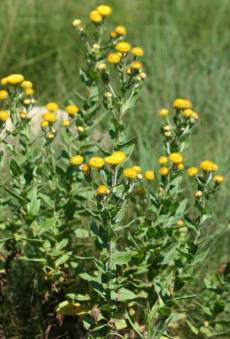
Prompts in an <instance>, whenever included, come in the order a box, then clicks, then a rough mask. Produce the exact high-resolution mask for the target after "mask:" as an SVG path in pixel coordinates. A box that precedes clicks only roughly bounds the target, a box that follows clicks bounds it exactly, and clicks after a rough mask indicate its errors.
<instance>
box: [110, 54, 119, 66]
mask: <svg viewBox="0 0 230 339" xmlns="http://www.w3.org/2000/svg"><path fill="white" fill-rule="evenodd" d="M107 61H108V62H109V63H110V64H118V63H119V62H120V61H121V56H120V55H119V54H118V53H109V55H108V56H107Z"/></svg>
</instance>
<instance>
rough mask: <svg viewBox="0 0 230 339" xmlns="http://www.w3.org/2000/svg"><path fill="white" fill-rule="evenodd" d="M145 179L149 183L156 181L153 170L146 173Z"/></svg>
mask: <svg viewBox="0 0 230 339" xmlns="http://www.w3.org/2000/svg"><path fill="white" fill-rule="evenodd" d="M144 178H145V179H146V180H148V181H153V180H154V179H155V173H154V171H151V170H148V171H145V172H144Z"/></svg>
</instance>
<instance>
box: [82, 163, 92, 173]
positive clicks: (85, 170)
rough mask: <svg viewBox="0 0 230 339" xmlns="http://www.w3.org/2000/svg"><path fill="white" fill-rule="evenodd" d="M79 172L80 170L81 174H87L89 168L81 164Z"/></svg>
mask: <svg viewBox="0 0 230 339" xmlns="http://www.w3.org/2000/svg"><path fill="white" fill-rule="evenodd" d="M81 170H82V172H84V173H87V172H89V170H90V167H89V165H88V164H82V165H81Z"/></svg>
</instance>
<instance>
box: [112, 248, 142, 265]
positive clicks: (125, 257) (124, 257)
mask: <svg viewBox="0 0 230 339" xmlns="http://www.w3.org/2000/svg"><path fill="white" fill-rule="evenodd" d="M136 253H137V252H136V251H119V252H118V251H117V252H113V253H112V265H114V266H116V265H126V264H128V263H129V261H130V260H131V258H132V257H133V256H134V255H135V254H136Z"/></svg>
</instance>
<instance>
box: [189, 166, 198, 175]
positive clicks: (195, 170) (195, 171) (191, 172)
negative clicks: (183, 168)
mask: <svg viewBox="0 0 230 339" xmlns="http://www.w3.org/2000/svg"><path fill="white" fill-rule="evenodd" d="M198 173H199V168H197V167H189V168H188V170H187V174H188V175H189V176H190V177H195V176H196V175H197V174H198Z"/></svg>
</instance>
